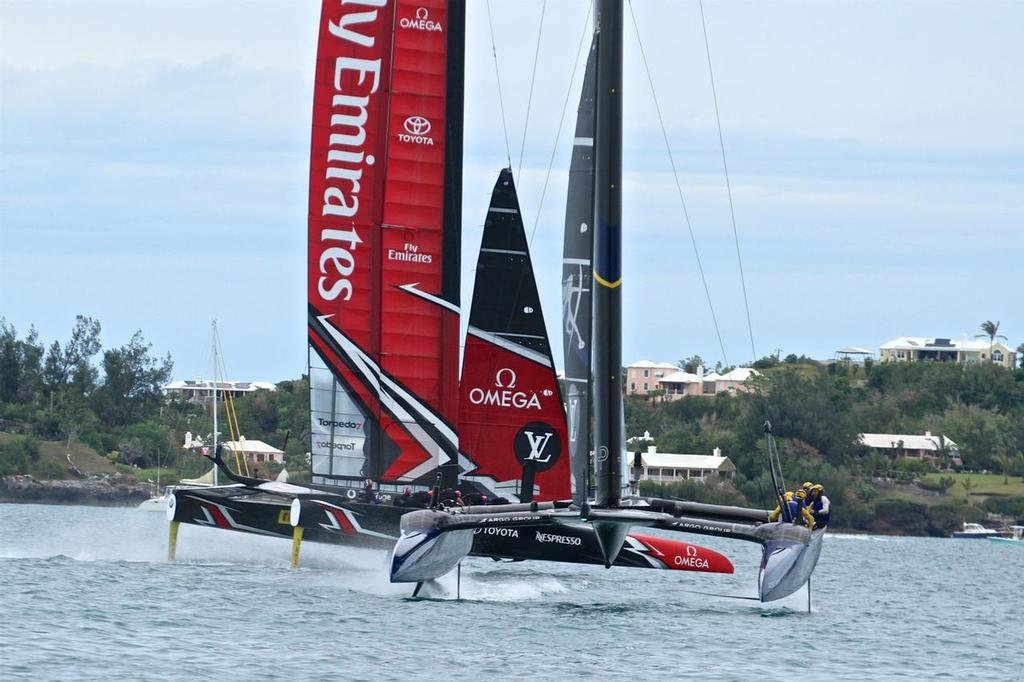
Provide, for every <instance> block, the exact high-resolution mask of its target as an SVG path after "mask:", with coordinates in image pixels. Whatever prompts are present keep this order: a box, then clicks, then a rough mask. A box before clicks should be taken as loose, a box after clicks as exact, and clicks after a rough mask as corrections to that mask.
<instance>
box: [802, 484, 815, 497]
mask: <svg viewBox="0 0 1024 682" xmlns="http://www.w3.org/2000/svg"><path fill="white" fill-rule="evenodd" d="M813 487H814V484H813V483H811V482H810V481H804V484H803V485H802V486H800V490H803V491H804V495H805V496H806V498H807V499H808V500H809V499H811V488H813Z"/></svg>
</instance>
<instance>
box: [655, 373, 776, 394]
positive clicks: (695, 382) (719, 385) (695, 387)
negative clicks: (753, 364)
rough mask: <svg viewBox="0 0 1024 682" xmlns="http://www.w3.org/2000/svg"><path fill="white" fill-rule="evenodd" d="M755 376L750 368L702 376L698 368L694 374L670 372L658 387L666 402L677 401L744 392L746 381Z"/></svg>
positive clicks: (746, 385) (746, 388)
mask: <svg viewBox="0 0 1024 682" xmlns="http://www.w3.org/2000/svg"><path fill="white" fill-rule="evenodd" d="M757 374H758V371H757V370H755V369H752V368H750V367H737V368H735V369H733V370H730V371H728V372H726V373H725V374H718V373H716V372H712V373H711V374H704V368H703V367H698V368H697V372H696V373H690V372H684V371H682V370H677V371H675V372H672V373H671V374H668V375H666V376H664V377H662V378H661V380H660V381H659V386H660V387H661V388H662V389H664V390H665V398H666V399H667V400H678V399H680V398H682V397H684V396H697V395H715V394H716V393H735V392H737V391H746V390H749V386H750V385H749V384H748V383H747V380H748V379H750V378H751V377H753V376H756V375H757Z"/></svg>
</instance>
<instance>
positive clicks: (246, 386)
mask: <svg viewBox="0 0 1024 682" xmlns="http://www.w3.org/2000/svg"><path fill="white" fill-rule="evenodd" d="M213 384H214V382H213V381H211V380H209V379H194V380H185V381H172V382H171V383H169V384H167V385H166V386H164V394H165V395H180V396H182V397H184V398H185V399H186V400H190V401H192V402H194V403H208V402H210V396H211V395H212V394H213V388H214V385H213ZM276 390H277V386H275V385H274V384H272V383H271V382H269V381H218V382H217V399H218V400H223V399H224V395H226V394H227V393H230V394H231V397H232V398H238V397H241V396H242V395H244V394H246V393H252V392H253V391H276Z"/></svg>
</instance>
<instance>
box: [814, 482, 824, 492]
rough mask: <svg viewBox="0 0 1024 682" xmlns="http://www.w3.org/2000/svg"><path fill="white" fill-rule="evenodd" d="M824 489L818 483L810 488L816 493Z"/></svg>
mask: <svg viewBox="0 0 1024 682" xmlns="http://www.w3.org/2000/svg"><path fill="white" fill-rule="evenodd" d="M824 489H825V486H823V485H822V484H820V483H818V484H817V485H815V486H813V487H812V488H811V490H817V491H818V492H821V491H822V490H824Z"/></svg>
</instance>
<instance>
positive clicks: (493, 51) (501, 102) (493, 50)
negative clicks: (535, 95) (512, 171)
mask: <svg viewBox="0 0 1024 682" xmlns="http://www.w3.org/2000/svg"><path fill="white" fill-rule="evenodd" d="M487 27H488V28H489V29H490V31H491V54H492V55H494V80H495V82H497V84H498V108H499V109H500V110H501V129H502V130H503V131H504V133H505V158H506V159H507V160H508V167H509V168H511V167H512V146H511V145H510V144H509V142H508V123H507V122H506V121H505V100H504V98H503V97H502V94H501V71H500V70H499V69H498V47H497V45H496V44H495V42H494V21H493V20H492V19H491V0H487Z"/></svg>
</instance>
